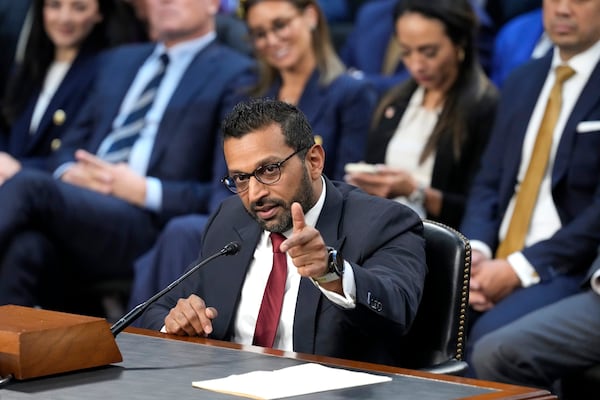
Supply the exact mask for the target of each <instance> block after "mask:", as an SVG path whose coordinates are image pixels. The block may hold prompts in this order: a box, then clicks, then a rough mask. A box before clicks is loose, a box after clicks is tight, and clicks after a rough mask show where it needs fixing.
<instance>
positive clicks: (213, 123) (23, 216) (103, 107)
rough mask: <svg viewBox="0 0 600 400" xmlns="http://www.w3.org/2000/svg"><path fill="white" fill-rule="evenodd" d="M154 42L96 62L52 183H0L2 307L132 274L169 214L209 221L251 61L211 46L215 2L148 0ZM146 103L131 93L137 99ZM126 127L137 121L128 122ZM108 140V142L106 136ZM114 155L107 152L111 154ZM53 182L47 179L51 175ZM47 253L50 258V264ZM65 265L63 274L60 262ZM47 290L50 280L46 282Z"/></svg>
mask: <svg viewBox="0 0 600 400" xmlns="http://www.w3.org/2000/svg"><path fill="white" fill-rule="evenodd" d="M149 6H150V18H151V23H152V26H153V28H154V29H155V30H156V32H157V33H158V35H159V43H158V44H157V45H151V44H147V45H146V44H144V45H134V46H129V47H123V48H119V49H116V50H115V51H113V52H110V53H108V54H107V55H106V57H105V59H104V60H103V64H102V67H101V73H100V75H99V77H98V78H97V81H96V84H95V86H94V89H93V90H92V91H91V92H90V93H89V98H88V101H87V103H86V105H85V106H84V108H83V110H82V112H81V114H80V116H79V117H78V119H77V121H76V122H75V126H74V128H72V129H71V130H70V131H69V132H67V133H66V134H65V137H64V140H63V141H62V144H61V146H60V149H59V150H58V151H57V152H56V153H55V154H54V155H53V157H52V162H53V164H54V167H55V169H53V170H54V171H55V172H54V177H52V176H50V175H49V174H47V173H44V172H39V171H31V170H27V169H25V170H22V171H21V172H19V173H18V174H16V175H15V176H14V177H13V178H11V179H9V180H7V181H6V182H5V183H4V184H3V185H2V186H0V203H1V204H2V207H0V304H6V303H16V304H24V305H34V304H40V302H42V301H43V300H44V299H43V298H41V296H42V294H43V293H46V292H49V294H50V300H54V298H56V297H60V296H59V294H60V288H59V287H58V286H53V285H50V284H49V283H48V281H46V279H48V278H53V280H54V281H58V282H60V279H57V277H59V276H60V274H66V275H74V276H76V277H78V278H79V279H81V280H84V281H95V280H98V279H105V278H122V277H131V275H132V262H133V260H134V259H135V258H136V257H138V256H139V255H140V254H141V253H143V252H144V251H145V250H147V249H148V248H149V247H150V246H151V245H152V243H153V241H154V240H155V238H156V236H157V234H158V232H159V230H160V229H161V227H162V226H163V225H164V223H165V222H166V221H168V220H169V219H170V218H171V217H173V216H176V215H181V214H186V213H193V212H195V213H207V212H208V211H209V203H210V200H211V199H210V198H211V194H212V192H213V190H212V188H211V186H212V185H213V181H215V182H217V183H218V180H213V164H214V163H216V159H215V157H222V154H221V151H220V144H219V142H218V140H217V138H218V130H219V125H220V121H221V119H222V118H223V117H224V116H225V114H226V113H227V112H228V111H230V110H231V108H232V107H233V105H234V104H236V103H237V102H238V101H239V100H240V99H241V98H242V96H241V94H240V88H242V87H244V86H245V85H248V84H249V83H250V80H251V79H253V78H252V73H251V69H252V62H251V61H250V60H248V59H247V58H245V57H243V56H241V55H240V54H238V53H236V52H234V51H232V50H230V49H228V48H226V47H223V46H221V45H219V44H217V43H216V41H215V37H216V34H215V32H214V29H215V23H214V15H215V14H216V13H217V10H218V6H219V2H218V0H173V1H169V2H166V1H162V0H151V1H150V2H149ZM164 54H166V55H167V56H168V64H167V66H166V68H165V69H164V71H165V72H164V74H163V77H162V79H161V80H160V84H159V85H158V87H157V89H156V90H155V91H153V93H155V94H154V96H153V97H152V98H153V101H151V102H150V103H149V104H150V105H149V110H148V111H147V112H146V113H145V114H144V115H142V117H143V118H142V119H141V120H139V121H142V125H141V126H142V128H141V130H140V131H139V137H137V140H135V142H133V143H132V144H131V146H132V147H131V152H130V153H129V158H128V159H127V160H126V161H123V162H117V163H111V162H108V161H106V159H104V158H103V157H108V156H109V155H111V153H110V149H111V147H108V149H109V150H108V151H106V152H104V155H103V153H102V151H100V152H99V149H102V148H105V149H106V148H107V143H109V144H110V143H111V140H112V142H113V143H114V142H117V141H118V136H115V135H111V134H112V133H114V132H119V135H124V134H125V133H124V132H126V131H127V129H126V128H128V127H130V126H131V125H129V122H128V121H129V116H130V115H134V114H135V112H136V110H139V109H141V107H142V106H141V105H140V104H148V102H146V100H147V99H148V97H146V95H147V94H148V93H151V92H150V91H149V92H146V89H145V88H147V86H148V85H149V82H151V81H152V80H153V79H154V76H155V75H156V71H158V70H159V68H160V66H161V65H162V63H163V61H161V60H162V59H164ZM142 93H143V94H144V96H141V94H142ZM137 121H138V120H136V124H137ZM113 138H114V139H113ZM113 154H114V153H113ZM55 178H56V179H55ZM50 255H52V256H58V259H59V260H60V262H58V263H51V262H49V261H48V260H49V259H50ZM63 265H70V266H73V269H72V270H69V271H65V268H61V267H60V266H63ZM54 283H56V282H54Z"/></svg>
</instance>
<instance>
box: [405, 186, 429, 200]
mask: <svg viewBox="0 0 600 400" xmlns="http://www.w3.org/2000/svg"><path fill="white" fill-rule="evenodd" d="M425 196H426V194H425V185H423V184H422V183H419V184H417V187H416V189H415V190H413V192H412V193H411V194H409V195H408V201H410V202H411V203H413V204H421V205H423V204H425Z"/></svg>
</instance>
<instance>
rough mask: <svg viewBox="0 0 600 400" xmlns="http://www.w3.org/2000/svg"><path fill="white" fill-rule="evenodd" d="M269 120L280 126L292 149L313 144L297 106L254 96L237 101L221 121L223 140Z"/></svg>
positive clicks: (310, 132) (311, 136) (260, 126)
mask: <svg viewBox="0 0 600 400" xmlns="http://www.w3.org/2000/svg"><path fill="white" fill-rule="evenodd" d="M273 124H277V125H279V126H280V127H281V131H282V133H283V135H284V136H285V143H286V144H287V145H288V146H290V147H291V148H293V149H294V150H296V151H299V150H303V149H306V150H308V148H310V147H311V146H312V145H314V144H315V140H314V136H313V132H312V128H311V127H310V124H309V123H308V120H307V119H306V116H305V115H304V114H303V113H302V111H300V110H299V109H298V108H297V107H295V106H293V105H291V104H288V103H285V102H283V101H279V100H274V99H268V98H256V99H252V100H248V101H246V102H241V103H238V104H237V105H236V106H235V107H234V108H233V110H232V111H231V112H230V113H229V114H228V115H227V116H226V117H225V119H224V120H223V123H222V128H221V129H222V132H223V140H225V139H227V138H241V137H242V136H245V135H246V134H248V133H251V132H254V131H256V130H258V129H261V128H266V127H268V126H271V125H273Z"/></svg>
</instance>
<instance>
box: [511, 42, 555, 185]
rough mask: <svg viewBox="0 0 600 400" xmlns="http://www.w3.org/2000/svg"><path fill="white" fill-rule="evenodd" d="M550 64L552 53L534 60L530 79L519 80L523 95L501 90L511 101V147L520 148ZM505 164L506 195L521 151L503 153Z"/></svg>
mask: <svg viewBox="0 0 600 400" xmlns="http://www.w3.org/2000/svg"><path fill="white" fill-rule="evenodd" d="M551 64H552V53H549V54H548V55H546V56H545V57H544V58H543V59H541V60H540V61H539V62H535V63H534V64H532V65H531V70H530V71H529V73H528V76H529V77H530V79H521V80H520V82H519V93H523V94H525V95H519V93H509V94H506V92H502V94H503V95H505V96H507V98H510V101H511V102H512V105H511V108H510V109H511V110H512V111H513V114H512V115H510V116H509V118H510V121H511V123H510V124H507V126H506V127H505V128H506V129H507V132H505V135H507V136H508V139H507V142H510V143H511V147H512V148H518V149H521V148H522V147H523V141H524V140H525V134H526V133H527V127H528V125H529V120H530V119H531V114H532V113H533V110H534V108H535V105H536V104H537V101H538V98H539V95H540V92H541V91H542V88H543V86H544V83H545V82H546V77H547V75H548V70H549V69H550V66H551ZM505 157H506V158H505V164H504V165H505V166H506V168H507V173H506V174H505V175H504V176H505V177H506V179H508V180H509V181H508V182H509V183H508V185H507V186H506V187H508V188H510V190H509V191H508V192H506V195H510V196H512V190H513V188H514V181H515V179H517V178H516V177H517V174H518V172H519V166H520V165H521V157H522V152H521V151H507V152H506V153H505Z"/></svg>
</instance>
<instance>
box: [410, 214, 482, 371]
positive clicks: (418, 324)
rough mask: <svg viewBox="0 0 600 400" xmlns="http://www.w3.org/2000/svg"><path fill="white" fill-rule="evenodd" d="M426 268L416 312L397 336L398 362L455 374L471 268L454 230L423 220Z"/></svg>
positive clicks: (459, 367)
mask: <svg viewBox="0 0 600 400" xmlns="http://www.w3.org/2000/svg"><path fill="white" fill-rule="evenodd" d="M423 225H424V228H425V230H424V235H425V246H426V249H425V252H426V257H427V267H428V269H429V271H428V273H427V277H426V278H425V287H424V291H423V297H422V299H421V304H420V305H419V309H418V311H417V315H416V317H415V320H414V322H413V325H412V326H411V328H410V331H409V332H408V333H407V335H406V336H404V337H402V338H401V346H402V350H401V354H402V360H403V363H402V364H403V365H402V366H404V367H407V368H413V369H421V370H427V371H429V372H434V373H446V374H448V373H449V374H455V375H460V374H463V373H464V372H466V368H467V364H466V362H464V361H463V359H464V350H465V340H466V328H467V327H466V323H467V321H466V318H467V307H468V296H469V276H470V269H471V246H470V244H469V241H468V239H467V238H465V237H464V236H463V235H462V234H461V233H460V232H458V231H456V230H455V229H452V228H450V227H448V226H446V225H443V224H440V223H437V222H434V221H429V220H424V221H423Z"/></svg>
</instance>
